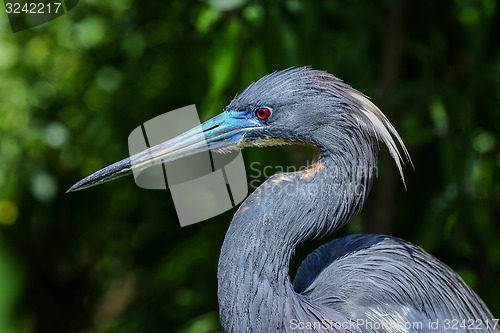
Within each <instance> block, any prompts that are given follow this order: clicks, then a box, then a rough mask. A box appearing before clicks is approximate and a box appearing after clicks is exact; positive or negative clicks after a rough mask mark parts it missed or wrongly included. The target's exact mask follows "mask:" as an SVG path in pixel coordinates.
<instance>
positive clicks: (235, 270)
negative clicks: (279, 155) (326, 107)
mask: <svg viewBox="0 0 500 333" xmlns="http://www.w3.org/2000/svg"><path fill="white" fill-rule="evenodd" d="M351 124H352V123H351ZM337 128H338V127H337ZM342 128H343V131H342V132H338V131H335V129H334V128H324V130H319V131H318V133H317V135H318V136H319V137H320V138H321V137H322V136H321V135H322V133H321V132H322V131H324V133H323V134H325V135H329V136H330V137H332V138H333V139H331V140H330V141H329V142H326V143H325V142H324V141H323V143H322V144H321V145H320V144H319V143H317V144H316V145H317V147H318V149H319V157H318V159H317V161H315V162H314V163H313V164H311V166H309V168H308V169H306V170H304V171H300V172H295V173H285V174H277V175H274V176H273V177H271V178H269V179H268V180H267V181H266V182H264V183H263V184H262V185H261V186H260V187H259V188H258V189H257V190H256V191H255V192H254V193H252V194H251V195H250V196H249V197H248V198H247V199H246V200H245V202H244V203H243V204H242V205H241V207H240V208H239V210H238V211H237V212H236V214H235V216H234V218H233V221H232V223H231V225H230V227H229V229H228V231H227V234H226V238H225V240H224V244H223V246H222V250H221V255H220V259H219V267H218V280H219V282H218V287H219V288H218V297H219V306H220V317H221V323H222V326H223V328H224V329H225V330H226V332H248V331H251V332H282V331H287V329H289V328H290V320H291V319H297V320H302V321H307V320H309V321H311V320H313V321H318V320H321V319H322V318H311V316H313V312H316V313H318V312H319V313H324V314H325V318H330V319H334V320H335V319H336V318H337V319H338V321H339V322H340V321H341V320H343V319H342V318H343V317H342V316H341V315H340V314H339V313H336V312H334V311H333V310H331V309H327V308H324V307H322V306H321V305H318V304H313V303H312V302H311V301H310V300H308V299H307V297H306V296H303V295H300V294H298V293H296V292H295V291H294V290H293V286H292V283H291V281H290V277H289V272H288V268H289V263H290V259H291V258H292V256H293V253H294V251H295V247H296V246H297V244H299V243H301V242H303V241H305V240H307V239H310V238H313V237H321V236H324V235H326V234H329V233H332V232H334V231H335V230H337V229H339V228H340V227H342V226H343V225H344V224H345V223H346V222H347V221H348V220H349V219H350V218H351V217H352V215H354V214H355V213H356V212H357V211H359V209H361V207H362V205H363V202H364V200H365V198H366V195H367V194H368V192H369V190H370V186H371V183H372V180H373V176H374V168H375V166H376V161H377V151H376V145H375V140H374V139H373V138H372V137H371V136H368V135H366V134H365V132H364V131H362V130H361V129H359V128H358V127H357V126H345V127H342ZM332 133H333V134H332ZM313 308H314V311H312V309H313Z"/></svg>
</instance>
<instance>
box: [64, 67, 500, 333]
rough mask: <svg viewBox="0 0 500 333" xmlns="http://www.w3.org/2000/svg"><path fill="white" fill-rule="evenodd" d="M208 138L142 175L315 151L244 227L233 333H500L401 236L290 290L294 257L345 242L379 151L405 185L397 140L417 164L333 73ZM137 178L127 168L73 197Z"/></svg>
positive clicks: (258, 201)
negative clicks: (301, 250)
mask: <svg viewBox="0 0 500 333" xmlns="http://www.w3.org/2000/svg"><path fill="white" fill-rule="evenodd" d="M202 129H203V132H197V131H188V132H186V133H184V134H182V135H180V136H178V137H176V138H174V139H172V140H169V141H167V142H164V143H162V144H160V145H158V146H155V147H152V148H150V149H148V150H146V151H145V152H142V153H139V154H137V155H136V156H133V157H132V159H133V160H134V161H135V167H136V168H138V169H140V168H147V167H149V166H151V165H154V164H159V163H163V162H168V161H172V160H175V159H178V158H181V157H184V156H188V155H190V154H194V153H197V152H200V151H201V150H203V149H205V150H206V149H223V150H225V149H241V148H243V147H249V146H258V147H261V146H271V145H279V144H302V145H309V146H312V147H314V149H315V157H314V161H313V162H312V163H311V164H310V165H309V166H308V168H307V169H305V170H303V171H298V172H290V173H281V174H276V175H274V176H272V177H271V178H269V179H268V180H267V181H265V182H264V183H263V184H262V185H261V186H260V187H259V188H258V189H257V190H256V191H255V192H253V193H252V194H251V195H250V196H249V197H248V198H247V199H246V200H245V201H244V202H243V204H242V205H241V206H240V208H239V209H238V211H237V212H236V214H235V215H234V218H233V220H232V222H231V225H230V226H229V230H228V231H227V234H226V237H225V240H224V244H223V246H222V250H221V255H220V259H219V266H218V281H219V282H218V298H219V306H220V319H221V323H222V326H223V328H224V330H225V331H226V332H257V333H261V332H288V331H291V332H297V331H330V332H417V331H418V332H431V331H432V332H444V331H450V332H476V331H477V332H500V331H499V330H498V328H495V327H494V326H495V323H494V321H493V319H492V318H493V316H492V315H491V313H490V311H489V310H488V308H487V307H486V306H485V304H484V303H483V302H482V300H481V299H480V298H479V297H478V296H477V295H476V294H475V293H474V291H472V290H471V288H469V287H468V286H467V285H466V284H465V283H464V282H463V280H462V279H461V278H460V277H459V276H458V275H457V274H456V273H455V272H454V271H453V270H452V269H450V268H449V267H448V266H446V265H445V264H443V263H442V262H440V261H439V260H437V259H436V258H434V257H433V256H431V255H430V254H428V253H426V252H425V251H423V250H422V249H421V248H419V247H417V246H415V245H413V244H411V243H408V242H406V241H404V240H401V239H398V238H395V237H391V236H382V235H353V236H348V237H344V238H341V239H336V240H333V241H331V242H330V243H327V244H325V245H323V246H321V247H319V248H318V249H317V250H316V251H314V252H313V253H311V254H310V255H309V256H308V257H307V258H306V259H305V260H304V262H303V263H302V265H301V266H300V267H299V269H298V271H297V274H296V277H295V280H294V282H293V284H292V283H291V281H290V277H289V272H288V267H289V263H290V259H291V257H292V255H293V253H294V250H295V248H296V246H297V245H298V244H299V243H301V242H304V241H306V240H308V239H311V238H313V237H321V236H324V235H327V234H330V233H332V232H334V231H336V230H337V229H339V228H340V227H342V226H343V225H344V224H346V223H347V221H349V219H350V218H351V217H352V216H353V215H354V214H355V213H357V212H358V211H359V210H360V209H361V207H362V205H363V203H364V201H365V199H366V196H367V194H368V192H369V190H370V187H371V184H372V181H373V178H374V172H373V170H374V168H375V166H376V163H377V151H378V147H377V140H381V141H383V142H384V143H385V144H386V145H387V147H388V148H389V151H390V154H391V156H392V157H393V159H394V160H395V162H396V165H397V167H398V169H399V172H400V173H401V176H403V174H402V167H401V164H402V163H403V156H401V154H400V150H399V149H398V146H397V145H396V142H395V140H394V138H395V139H396V140H397V141H398V142H399V144H400V146H401V149H402V151H403V153H404V155H405V156H406V157H407V158H408V160H409V156H408V152H407V150H406V148H405V146H404V144H403V142H402V140H401V138H400V136H399V135H398V133H397V132H396V130H395V129H394V127H393V126H392V125H391V123H390V122H389V121H388V119H387V118H386V117H385V116H384V114H383V113H382V112H381V111H380V110H379V109H378V108H377V107H376V106H375V105H374V104H373V103H372V102H371V101H370V100H369V99H368V98H367V97H366V96H365V95H363V94H362V93H360V92H359V91H357V90H355V89H353V88H352V87H350V86H348V85H347V84H345V83H343V82H342V81H341V80H339V79H337V78H336V77H334V76H333V75H331V74H328V73H326V72H323V71H318V70H312V69H310V68H307V67H302V68H293V69H287V70H284V71H279V72H274V73H272V74H270V75H267V76H265V77H263V78H261V79H260V80H258V81H257V82H255V83H253V84H251V85H250V86H249V87H248V88H247V89H246V90H245V91H244V92H243V93H241V94H240V95H237V96H236V97H235V98H234V99H233V100H232V101H231V103H230V104H229V105H228V106H227V107H226V108H225V109H224V112H222V113H221V114H219V115H218V116H216V117H214V118H212V119H211V120H208V121H207V122H205V123H204V124H203V125H202ZM204 140H206V142H207V143H208V148H207V147H206V146H204V145H203V141H204ZM203 147H205V148H203ZM131 169H132V167H131V163H130V159H128V158H127V159H124V160H122V161H120V162H117V163H115V164H113V165H111V166H109V167H106V168H104V169H102V170H100V171H98V172H96V173H94V174H93V175H91V176H89V177H87V178H85V179H83V180H82V181H80V182H78V183H77V184H75V185H74V186H73V187H71V188H70V190H69V191H76V190H79V189H82V188H85V187H89V186H93V185H96V184H99V183H102V182H104V181H108V180H111V179H114V178H117V177H120V176H123V175H125V174H129V173H131ZM456 323H458V324H459V325H457V324H456ZM463 323H465V324H466V326H463ZM454 328H456V329H455V330H454Z"/></svg>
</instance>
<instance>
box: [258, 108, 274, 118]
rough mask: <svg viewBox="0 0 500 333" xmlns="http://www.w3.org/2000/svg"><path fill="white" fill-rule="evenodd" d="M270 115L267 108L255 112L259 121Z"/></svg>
mask: <svg viewBox="0 0 500 333" xmlns="http://www.w3.org/2000/svg"><path fill="white" fill-rule="evenodd" d="M270 115H271V111H270V110H269V109H268V108H258V109H257V110H255V116H256V117H257V118H259V119H263V120H264V119H267V118H269V116H270Z"/></svg>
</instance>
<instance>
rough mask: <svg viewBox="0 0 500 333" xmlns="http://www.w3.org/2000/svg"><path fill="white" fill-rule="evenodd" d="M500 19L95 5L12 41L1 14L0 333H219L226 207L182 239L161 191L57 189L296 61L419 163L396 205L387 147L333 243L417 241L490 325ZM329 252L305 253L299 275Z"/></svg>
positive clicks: (295, 2)
mask: <svg viewBox="0 0 500 333" xmlns="http://www.w3.org/2000/svg"><path fill="white" fill-rule="evenodd" d="M499 13H500V11H499V8H498V3H497V2H496V1H494V0H443V1H430V0H424V1H409V0H379V1H369V2H367V1H358V0H347V1H326V0H325V1H305V0H289V1H264V0H255V1H247V0H206V1H185V0H182V1H181V0H173V1H132V0H109V1H97V0H87V1H80V3H79V4H78V6H77V7H75V8H74V9H73V10H72V11H71V12H69V13H68V14H66V15H63V16H61V17H59V18H57V19H56V20H54V21H51V22H49V23H47V24H44V25H42V26H39V27H36V28H34V29H31V30H26V31H22V32H19V33H15V34H13V33H12V32H11V30H10V26H9V23H8V20H7V18H6V16H4V19H3V20H2V21H1V22H0V77H1V80H0V332H14V333H15V332H20V333H21V332H22V333H24V332H51V333H53V332H99V333H101V332H106V333H108V332H138V331H145V332H166V331H167V332H183V333H187V332H196V333H203V332H218V331H220V327H219V323H218V315H217V296H216V284H217V281H216V267H217V258H218V254H219V249H220V247H221V244H222V241H223V237H224V233H225V230H226V228H227V226H228V224H229V221H230V219H231V216H232V214H233V213H234V210H233V211H230V212H227V213H225V214H223V215H222V216H219V217H217V218H213V219H211V220H210V221H207V222H204V223H200V224H197V225H193V226H190V227H185V228H180V226H179V225H178V222H177V218H176V214H175V211H174V209H173V204H172V200H171V198H170V195H169V193H168V192H167V191H163V192H162V191H148V190H143V189H140V188H138V187H137V186H135V185H134V182H133V179H132V177H128V178H124V179H121V180H117V181H115V182H111V183H108V184H105V185H103V186H99V187H96V188H92V189H89V190H85V191H82V192H78V193H73V194H65V193H64V192H65V190H66V189H67V188H68V187H69V186H70V185H72V184H73V183H75V182H76V181H77V180H79V179H81V178H83V177H84V176H87V175H88V174H90V173H92V172H94V171H96V170H97V169H99V168H102V167H104V166H106V165H108V164H111V163H112V162H115V161H117V160H119V159H121V158H123V157H125V156H127V154H128V152H127V137H128V134H129V132H130V131H131V130H132V129H134V128H135V127H136V126H138V125H139V124H141V123H143V122H144V121H146V120H148V119H150V118H152V117H155V116H157V115H159V114H162V113H164V112H166V111H170V110H173V109H176V108H179V107H182V106H185V105H189V104H193V103H194V104H196V105H197V106H198V110H199V111H201V113H202V114H201V116H202V118H203V119H202V120H205V119H207V118H209V117H210V116H212V115H214V114H216V113H218V112H219V111H221V110H222V108H223V107H224V106H225V105H226V104H227V103H228V102H229V101H230V99H231V98H232V97H233V96H234V94H235V93H237V92H240V91H242V90H243V89H244V88H245V87H246V86H247V85H248V84H249V83H251V82H252V81H255V80H257V79H258V78H260V77H261V76H262V75H264V74H267V73H269V72H272V71H274V70H278V69H283V68H287V67H290V66H302V65H311V66H312V67H314V68H317V69H323V70H327V71H329V72H331V73H333V74H335V75H337V76H338V77H340V78H342V79H343V80H345V81H346V82H347V83H349V84H351V85H352V86H354V87H356V88H357V89H359V90H361V91H363V92H364V93H366V94H368V95H369V96H372V97H373V100H374V101H375V103H376V104H377V105H379V107H380V108H381V109H382V110H383V111H384V112H385V113H386V115H387V116H388V117H389V118H390V119H391V121H392V122H393V124H394V125H395V127H396V128H397V129H398V130H399V133H400V134H401V136H402V138H403V140H404V141H405V142H406V143H407V146H408V148H409V151H410V153H411V155H412V159H413V164H414V165H415V172H413V171H412V168H411V167H409V166H408V167H406V168H405V173H406V184H407V189H408V190H407V191H406V192H405V189H404V187H403V185H402V183H401V181H400V180H399V179H398V174H397V171H396V168H395V167H394V165H393V163H392V162H391V161H390V157H389V156H388V155H389V154H388V153H387V151H386V149H385V147H383V146H382V147H381V154H380V155H381V156H380V165H379V177H378V179H377V180H376V181H375V183H374V187H373V190H372V193H371V195H370V197H369V198H368V201H367V204H366V206H365V208H364V210H363V211H362V213H361V214H359V215H358V216H356V218H355V219H354V220H353V221H351V223H350V224H349V225H348V226H347V227H346V228H344V229H343V230H342V231H341V232H339V233H337V234H336V235H335V236H333V237H340V236H342V235H345V234H347V233H354V232H376V233H389V234H391V235H394V236H399V237H401V238H405V239H407V240H409V241H411V242H413V243H415V244H418V245H420V246H422V247H423V248H424V249H426V250H427V251H429V252H430V253H432V254H434V255H435V256H437V257H438V258H439V259H441V260H442V261H444V262H446V263H447V264H449V265H450V266H451V267H453V268H454V269H455V270H456V271H457V272H458V273H459V274H460V275H461V276H462V277H463V278H464V280H465V281H466V282H467V283H468V284H469V285H471V286H472V287H473V288H474V289H475V290H476V291H477V292H478V294H479V295H480V296H481V297H482V298H483V299H484V300H485V302H486V303H487V304H488V306H489V307H490V309H491V311H492V312H493V314H494V315H496V316H499V315H500V297H499V296H500V284H499V283H498V282H499V279H498V276H499V273H500V225H499V223H498V221H499V215H500V205H499V204H500V200H499V195H500V181H499V178H500V145H499V133H500V112H499V109H500V79H499V78H500V47H499V46H500V44H499V43H498V31H500V14H499ZM244 154H245V159H246V161H247V164H248V163H249V161H259V162H260V163H261V165H262V166H266V165H272V166H287V165H303V164H304V163H305V162H306V161H307V160H308V159H310V158H311V156H310V155H311V153H310V151H308V150H304V149H301V148H296V147H276V148H265V149H260V150H259V149H249V150H248V151H245V152H244ZM250 176H251V175H250V174H249V180H253V179H252V178H251V177H250ZM324 241H325V240H321V241H319V242H318V241H315V242H312V243H311V244H305V245H302V246H301V247H299V248H298V251H297V258H295V259H294V262H293V267H297V265H298V263H300V261H301V260H302V259H303V258H304V257H305V255H306V253H308V252H309V251H311V250H312V249H313V248H314V247H315V246H317V245H319V244H320V243H322V242H324Z"/></svg>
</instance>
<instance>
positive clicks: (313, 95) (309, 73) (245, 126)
mask: <svg viewBox="0 0 500 333" xmlns="http://www.w3.org/2000/svg"><path fill="white" fill-rule="evenodd" d="M353 128H355V129H358V130H362V131H365V132H367V133H369V134H372V135H373V136H374V137H375V138H377V139H380V140H382V141H384V142H385V143H386V144H387V146H388V147H389V151H390V153H391V155H392V157H393V158H394V160H395V161H396V164H397V166H398V168H399V170H400V172H401V174H402V171H401V160H402V159H401V156H400V154H399V150H398V148H397V146H396V143H395V142H394V139H393V136H394V137H396V138H397V140H398V141H399V143H400V144H401V146H402V147H403V150H404V152H405V153H406V154H407V152H406V148H405V147H404V144H403V143H402V141H401V138H400V137H399V135H398V133H397V132H396V130H395V129H394V127H392V125H391V124H390V122H389V121H388V120H387V118H386V117H385V116H384V115H383V114H382V112H381V111H380V110H379V109H378V108H377V107H376V106H375V105H374V104H373V103H371V102H370V101H369V100H368V98H366V97H365V96H364V95H363V94H361V93H360V92H358V91H357V90H355V89H353V88H351V87H350V86H349V85H347V84H345V83H343V82H342V81H341V80H339V79H337V78H336V77H334V76H333V75H331V74H328V73H326V72H323V71H318V70H313V69H310V68H308V67H300V68H291V69H286V70H283V71H277V72H274V73H272V74H269V75H267V76H264V77H263V78H261V79H260V80H258V81H256V82H254V83H252V84H251V85H250V86H249V87H248V88H247V89H245V90H244V91H243V92H242V93H241V94H239V95H237V96H236V97H235V98H234V99H233V100H232V101H231V102H230V103H229V105H227V106H226V107H225V109H224V112H222V113H220V114H219V115H217V116H215V117H214V118H212V119H210V120H208V121H206V122H205V123H203V124H202V125H201V126H200V127H197V128H195V129H192V130H190V131H187V132H185V133H184V134H181V135H179V136H177V137H175V138H173V139H171V140H168V141H166V142H163V143H161V144H159V145H157V146H154V147H151V148H149V149H147V150H145V151H143V152H141V153H138V154H136V155H134V156H132V157H131V158H130V159H128V158H127V159H124V160H122V161H120V162H117V163H115V164H113V165H111V166H109V167H106V168H104V169H102V170H99V171H97V172H96V173H94V174H92V175H90V176H89V177H87V178H85V179H83V180H81V181H80V182H78V183H77V184H75V185H74V186H73V187H71V188H70V189H69V191H76V190H80V189H83V188H86V187H90V186H94V185H97V184H100V183H103V182H106V181H109V180H112V179H115V178H118V177H121V176H124V175H127V174H130V173H132V169H133V168H134V170H137V171H140V170H142V169H146V168H148V167H151V166H153V165H157V164H160V163H165V162H170V161H173V160H176V159H179V158H182V157H185V156H189V155H193V154H195V153H199V152H202V151H205V150H208V149H211V150H218V151H226V150H232V149H241V148H244V147H249V146H271V145H278V144H293V143H299V144H310V145H314V146H321V144H322V142H324V141H325V140H330V141H331V140H335V138H336V136H337V137H341V135H338V134H339V133H340V134H341V133H344V134H345V133H346V132H345V131H349V130H350V129H351V130H352V129H353ZM343 131H344V132H343ZM344 137H345V135H344ZM131 160H133V161H134V163H133V164H134V165H133V166H132V163H131V162H130V161H131Z"/></svg>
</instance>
